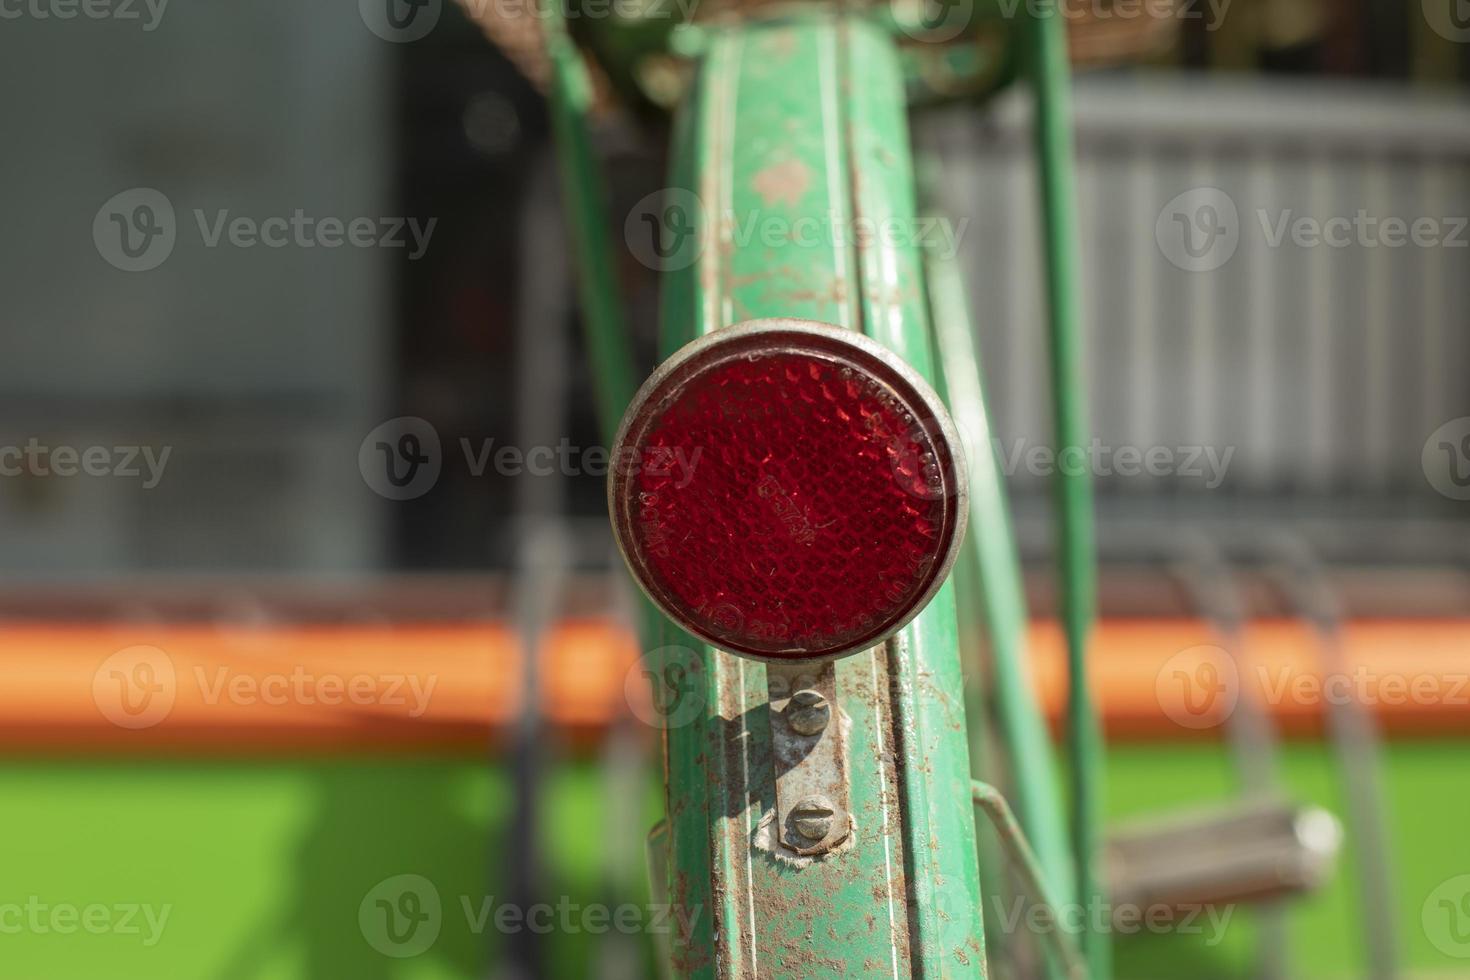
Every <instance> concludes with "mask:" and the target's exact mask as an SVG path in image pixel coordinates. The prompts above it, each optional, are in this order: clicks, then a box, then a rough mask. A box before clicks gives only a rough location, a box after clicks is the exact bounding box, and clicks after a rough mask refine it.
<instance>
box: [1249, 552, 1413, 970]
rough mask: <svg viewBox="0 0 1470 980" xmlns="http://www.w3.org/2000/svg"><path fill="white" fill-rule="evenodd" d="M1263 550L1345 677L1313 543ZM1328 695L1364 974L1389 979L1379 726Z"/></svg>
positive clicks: (1392, 955)
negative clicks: (1355, 890)
mask: <svg viewBox="0 0 1470 980" xmlns="http://www.w3.org/2000/svg"><path fill="white" fill-rule="evenodd" d="M1265 550H1266V551H1267V553H1273V554H1274V555H1275V556H1276V560H1275V562H1274V563H1273V564H1272V565H1271V566H1270V573H1271V575H1272V577H1273V578H1274V579H1275V580H1276V582H1277V584H1278V585H1279V586H1280V588H1281V590H1282V592H1283V593H1285V595H1286V596H1287V597H1288V599H1289V600H1290V601H1291V603H1292V605H1294V606H1295V607H1296V609H1297V611H1298V612H1299V613H1300V614H1301V616H1302V617H1303V618H1304V619H1306V620H1307V622H1308V623H1309V624H1310V625H1311V626H1312V628H1313V631H1314V632H1315V633H1316V635H1317V642H1318V646H1319V649H1320V650H1321V653H1322V661H1323V664H1322V666H1323V672H1324V674H1325V676H1326V677H1327V678H1329V679H1330V678H1332V677H1334V676H1345V674H1346V671H1347V662H1346V658H1345V656H1344V653H1343V649H1342V620H1343V612H1342V608H1341V605H1340V603H1339V602H1338V599H1337V596H1336V594H1335V593H1334V592H1333V590H1332V587H1331V585H1330V584H1329V583H1328V580H1327V576H1326V575H1324V574H1323V572H1322V567H1321V565H1320V564H1319V563H1318V561H1317V558H1316V555H1315V554H1314V553H1313V552H1312V549H1311V547H1310V546H1309V545H1308V544H1307V543H1306V541H1305V540H1304V539H1302V538H1301V537H1299V536H1296V535H1289V536H1284V537H1279V538H1274V539H1273V540H1271V541H1269V542H1267V544H1266V549H1265ZM1326 700H1327V707H1326V712H1327V718H1326V722H1327V730H1328V733H1329V735H1330V738H1331V744H1332V748H1333V750H1334V753H1335V754H1336V756H1337V764H1338V769H1339V771H1340V772H1341V773H1342V781H1343V789H1344V792H1343V798H1344V800H1345V802H1346V814H1345V816H1346V819H1347V825H1348V832H1349V834H1350V841H1351V850H1352V853H1353V858H1354V861H1355V863H1356V864H1357V870H1358V878H1359V885H1360V887H1359V890H1358V891H1359V894H1360V895H1361V896H1362V900H1361V907H1360V909H1359V913H1358V914H1359V920H1360V922H1361V924H1362V941H1363V947H1364V953H1365V955H1366V956H1367V960H1368V963H1367V975H1368V976H1369V977H1371V978H1372V980H1392V978H1393V977H1396V976H1398V965H1397V964H1398V931H1397V929H1396V928H1395V925H1394V901H1393V881H1394V875H1393V867H1392V865H1393V862H1392V861H1391V860H1390V857H1389V853H1388V852H1389V845H1388V837H1389V833H1388V827H1387V821H1386V819H1385V816H1384V812H1383V811H1384V803H1383V801H1384V800H1385V799H1387V797H1386V796H1385V794H1384V789H1383V785H1382V782H1381V780H1380V778H1379V769H1380V767H1379V752H1378V733H1377V731H1376V729H1375V728H1374V725H1373V719H1372V717H1371V716H1370V715H1369V714H1368V712H1367V710H1366V709H1365V708H1364V707H1363V705H1362V704H1360V703H1359V702H1358V701H1357V700H1356V699H1353V698H1328V699H1326Z"/></svg>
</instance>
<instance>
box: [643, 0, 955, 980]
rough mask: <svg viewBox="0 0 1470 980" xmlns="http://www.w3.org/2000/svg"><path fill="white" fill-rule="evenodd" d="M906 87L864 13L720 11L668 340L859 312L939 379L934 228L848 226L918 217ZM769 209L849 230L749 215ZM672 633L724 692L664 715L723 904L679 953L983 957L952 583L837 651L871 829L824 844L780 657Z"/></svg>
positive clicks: (678, 860) (674, 785) (747, 959)
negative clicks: (729, 649)
mask: <svg viewBox="0 0 1470 980" xmlns="http://www.w3.org/2000/svg"><path fill="white" fill-rule="evenodd" d="M902 93H903V87H902V80H901V77H900V72H899V67H898V64H897V56H896V52H895V50H894V48H893V45H892V43H891V41H890V40H889V39H888V38H886V37H885V36H883V35H882V34H881V32H879V31H878V30H877V29H876V28H874V27H873V26H872V25H870V24H867V23H865V22H862V21H859V20H852V21H847V20H844V19H842V18H841V17H840V16H834V15H831V14H827V13H817V12H813V13H812V14H810V15H808V16H798V17H793V18H792V19H790V20H786V21H783V22H779V23H764V24H759V25H756V24H749V25H732V26H730V27H728V28H712V29H711V30H710V33H709V35H708V46H707V49H706V53H705V55H704V57H703V59H702V61H701V62H700V63H699V64H698V65H697V66H696V71H695V74H694V78H693V81H692V88H691V90H690V93H689V96H688V98H687V101H686V103H685V105H684V106H682V107H681V110H680V112H679V113H678V115H677V117H676V133H675V140H674V152H673V158H674V168H673V173H672V175H671V178H670V186H671V187H673V188H675V190H676V192H683V193H688V194H690V195H692V196H693V197H694V202H693V204H694V207H693V210H695V211H696V212H697V217H696V220H697V221H698V223H699V225H700V227H699V228H698V229H697V230H696V232H695V234H696V235H698V236H699V237H698V238H697V239H696V240H697V241H698V242H699V243H700V245H701V249H700V251H699V252H698V254H697V256H696V258H695V260H694V261H693V262H692V264H690V265H689V266H688V267H687V268H684V269H680V270H671V271H670V272H669V273H667V274H666V275H665V277H664V289H663V306H662V320H663V337H662V343H661V346H662V350H663V353H664V354H665V355H666V356H667V355H668V354H671V353H673V351H675V350H676V349H678V348H679V347H682V346H683V345H684V344H685V343H687V342H688V341H690V340H692V339H694V337H696V336H699V335H702V334H707V333H710V332H712V331H715V330H719V329H721V328H723V327H726V326H729V325H731V324H734V323H737V322H739V321H742V320H748V319H754V318H758V317H764V316H798V317H806V318H810V319H815V320H820V321H823V322H826V323H832V324H837V325H842V326H847V327H851V328H863V329H865V332H867V333H868V334H869V335H870V336H874V337H875V338H876V339H878V340H880V341H881V342H883V343H885V344H887V345H888V346H889V347H891V348H892V349H894V350H895V351H897V352H898V353H899V354H901V355H902V356H904V357H905V358H906V359H907V360H908V361H909V363H910V364H912V365H913V366H914V367H915V368H916V369H918V370H919V371H920V372H922V373H924V374H926V375H929V376H931V377H932V360H933V359H932V355H931V353H930V351H929V348H928V330H929V325H928V320H927V309H926V307H925V305H924V300H923V290H922V288H921V287H920V285H919V284H920V283H922V269H921V268H920V264H919V259H918V256H917V254H916V252H917V250H916V249H915V248H914V247H913V246H912V245H911V244H910V245H902V244H890V243H888V242H874V243H871V244H869V245H866V246H862V247H860V243H859V242H855V241H854V237H855V236H853V235H852V234H851V231H852V229H853V227H854V226H853V225H852V223H851V222H852V221H853V220H854V218H855V217H857V216H861V217H862V218H863V219H864V220H865V221H872V222H879V221H881V220H883V219H885V218H887V219H889V220H894V221H899V222H903V221H910V222H911V221H913V220H914V212H913V183H912V176H911V174H910V172H909V150H908V134H907V131H906V128H905V125H904V100H903V95H902ZM752 221H753V222H755V223H756V224H755V226H754V227H755V229H756V231H757V232H759V231H760V230H761V229H762V228H763V227H766V226H765V225H763V223H764V222H767V221H771V222H779V225H778V226H779V227H783V228H807V229H809V230H810V229H817V230H826V229H830V230H831V231H833V232H835V233H836V234H834V235H826V234H817V235H815V236H811V235H806V234H803V235H799V236H797V235H792V236H784V237H779V238H777V239H772V238H770V237H769V236H765V235H762V234H753V235H746V234H742V233H741V232H742V231H744V230H746V229H749V228H751V227H752V226H751V222H752ZM834 223H835V227H834ZM878 237H883V236H878ZM665 636H666V639H665V640H664V643H665V646H666V647H670V648H674V649H672V650H671V651H665V652H664V653H663V654H662V655H661V656H663V657H665V658H667V657H670V656H679V655H680V654H679V653H678V650H677V648H679V647H682V648H684V654H683V655H684V656H685V657H686V658H687V662H688V665H689V674H690V676H691V677H692V678H694V680H695V682H696V685H697V689H698V691H699V692H700V694H701V695H702V696H703V697H704V703H703V706H702V710H701V711H700V712H699V714H698V716H697V717H696V718H694V719H692V720H689V721H688V722H687V723H684V724H679V725H671V726H670V727H669V728H668V729H667V732H666V774H667V782H668V787H669V799H668V806H669V811H668V820H669V838H668V839H669V842H670V844H669V846H670V852H669V853H670V856H671V861H670V873H669V877H670V885H671V887H670V895H671V900H672V901H673V902H674V903H675V904H676V905H680V906H683V907H684V908H685V909H686V910H689V911H694V910H703V911H704V912H705V914H704V915H703V916H701V917H700V918H699V919H698V921H697V923H696V928H697V931H696V935H695V937H694V939H693V940H692V941H691V942H690V943H689V944H688V945H687V946H681V942H680V940H679V939H676V940H675V943H674V946H675V949H674V968H675V973H676V975H680V976H686V975H696V976H714V975H719V976H728V977H755V976H773V975H782V974H789V975H803V976H808V975H843V974H846V975H854V976H882V975H889V976H902V977H909V976H923V977H933V978H938V977H941V976H983V972H984V947H983V936H982V923H981V917H980V902H979V898H980V893H979V886H978V862H977V859H976V852H975V836H974V835H975V823H974V816H973V809H972V807H971V806H970V804H969V802H968V798H969V792H968V784H969V760H968V753H967V749H966V744H965V727H964V712H963V707H962V704H961V703H960V698H961V691H962V687H963V682H962V678H961V674H960V664H959V656H958V646H957V636H956V629H955V609H954V597H953V593H952V591H951V590H950V589H949V588H948V587H946V588H944V589H942V590H941V591H940V592H939V594H938V595H937V596H936V597H935V599H934V600H933V601H932V602H931V604H930V606H929V608H928V609H927V610H926V611H925V612H924V613H923V614H921V615H920V616H919V617H918V619H916V620H915V622H914V623H913V624H911V625H910V626H909V627H908V628H906V629H905V630H903V631H902V632H901V633H900V634H899V636H898V637H897V638H896V639H895V640H893V641H891V642H890V643H888V644H885V645H884V646H881V647H878V648H875V649H873V650H869V651H864V652H862V653H859V654H856V655H853V656H850V657H847V658H844V659H842V660H839V661H837V662H836V664H835V672H836V699H835V701H836V703H837V704H839V705H840V706H841V709H842V712H843V713H844V714H845V715H846V716H847V718H848V720H849V721H850V727H849V728H848V729H847V731H846V735H847V737H848V759H849V763H850V767H851V768H850V772H849V778H850V793H851V808H850V809H851V814H852V819H853V828H852V833H851V836H850V839H849V840H848V841H845V842H843V843H842V844H840V845H839V846H835V847H833V848H832V849H831V850H830V851H828V852H827V853H825V854H821V855H814V856H811V857H801V856H795V857H793V856H790V855H786V854H783V853H781V852H780V850H779V849H777V848H776V847H774V846H773V840H774V838H773V835H772V834H771V826H772V821H773V820H774V814H775V811H774V807H775V801H776V788H775V785H774V777H773V773H774V766H773V765H772V763H771V752H772V734H771V727H770V726H771V722H770V712H769V710H768V702H769V698H770V689H769V686H768V683H767V669H766V667H765V665H764V664H762V663H759V662H756V661H752V660H743V659H740V658H737V657H733V656H730V655H728V654H726V653H724V652H721V651H719V650H716V649H712V648H709V647H706V646H703V645H702V644H696V643H695V642H694V641H692V640H691V639H689V638H688V637H686V636H683V634H680V633H678V632H676V631H674V630H673V629H672V628H671V627H669V628H668V630H667V632H666V634H665ZM814 921H815V922H816V923H819V926H818V927H817V928H814V927H813V923H814Z"/></svg>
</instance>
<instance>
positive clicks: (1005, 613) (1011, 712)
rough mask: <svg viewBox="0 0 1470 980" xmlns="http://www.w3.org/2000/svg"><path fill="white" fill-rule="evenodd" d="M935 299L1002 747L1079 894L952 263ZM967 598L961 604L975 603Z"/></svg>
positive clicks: (1057, 871)
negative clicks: (966, 467) (961, 452)
mask: <svg viewBox="0 0 1470 980" xmlns="http://www.w3.org/2000/svg"><path fill="white" fill-rule="evenodd" d="M928 274H929V276H928V278H929V305H930V309H931V311H932V321H933V326H934V333H935V339H936V342H937V344H936V346H937V347H938V351H939V363H940V370H941V375H942V377H943V379H944V390H945V394H946V397H947V398H948V400H949V407H950V412H951V413H953V415H954V420H955V424H956V425H957V426H958V427H959V429H960V431H961V432H962V433H963V434H964V437H965V438H966V439H967V441H968V445H967V446H966V448H967V449H968V450H969V463H970V533H969V535H968V536H967V537H966V539H965V544H964V551H963V553H962V555H961V560H962V561H963V562H965V564H966V566H967V570H968V571H969V572H970V573H971V574H973V575H974V581H975V584H976V586H978V593H979V606H980V609H981V612H982V615H983V617H984V622H985V629H986V634H987V636H988V637H989V640H990V643H989V665H990V668H991V669H990V672H989V673H990V678H991V682H992V683H993V684H994V695H995V696H994V702H993V703H994V706H995V718H996V726H997V728H998V729H999V734H1000V738H999V739H998V742H999V745H998V746H997V749H998V751H1000V752H1001V753H1002V754H1003V755H1004V757H1005V764H1006V768H1007V769H1008V770H1009V778H1010V783H1009V786H1010V791H1011V794H1012V796H1013V797H1014V799H1015V800H1016V811H1017V814H1018V819H1019V821H1020V824H1021V829H1022V830H1023V831H1024V832H1025V834H1026V838H1027V840H1029V841H1032V842H1033V843H1034V844H1035V847H1036V853H1037V856H1038V858H1039V859H1040V862H1041V868H1042V871H1043V872H1044V873H1045V877H1046V880H1047V882H1049V883H1050V885H1051V887H1052V889H1053V891H1054V893H1055V894H1057V895H1059V896H1061V898H1062V900H1063V901H1067V902H1070V901H1073V898H1072V888H1073V885H1074V881H1073V871H1072V861H1071V855H1070V854H1069V853H1068V851H1067V836H1066V824H1065V822H1064V819H1063V816H1062V804H1061V799H1060V794H1059V793H1058V791H1057V784H1056V779H1055V773H1056V768H1055V761H1054V759H1053V758H1052V750H1051V741H1050V739H1049V738H1048V736H1047V731H1046V721H1045V719H1044V718H1043V717H1042V714H1041V708H1040V705H1039V704H1038V702H1037V699H1036V693H1035V690H1034V688H1033V687H1032V684H1031V678H1030V676H1029V673H1028V671H1027V663H1028V660H1027V649H1026V626H1027V615H1026V594H1025V584H1024V582H1023V580H1022V577H1021V557H1020V553H1019V551H1018V550H1017V547H1016V539H1015V535H1014V533H1013V532H1012V530H1011V516H1010V509H1009V508H1008V507H1007V506H1006V491H1005V483H1004V480H1003V479H1002V476H1001V469H1000V465H999V462H998V460H997V459H996V453H995V449H994V443H993V440H992V437H991V431H990V417H989V414H988V413H987V411H986V407H985V395H984V391H983V382H982V377H983V376H982V374H981V365H980V355H979V351H978V349H977V346H976V343H975V337H974V331H973V327H972V325H971V322H970V315H969V306H968V303H967V302H966V298H965V292H964V284H963V283H962V282H961V280H960V277H959V273H958V270H957V269H956V267H955V264H954V263H953V262H952V261H947V260H941V259H939V258H937V257H936V258H933V259H931V261H930V262H929V263H928ZM970 600H971V597H970V596H968V595H967V596H965V597H964V601H970Z"/></svg>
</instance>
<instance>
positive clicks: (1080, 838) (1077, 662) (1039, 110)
mask: <svg viewBox="0 0 1470 980" xmlns="http://www.w3.org/2000/svg"><path fill="white" fill-rule="evenodd" d="M1035 13H1036V15H1035V16H1033V17H1032V18H1031V19H1030V21H1029V24H1028V27H1029V30H1028V32H1027V33H1028V34H1029V41H1030V58H1029V69H1030V74H1031V81H1032V86H1033V88H1034V92H1035V102H1036V141H1037V155H1038V157H1039V159H1040V164H1041V206H1042V212H1043V217H1044V219H1045V226H1046V240H1045V254H1046V273H1047V295H1048V301H1049V303H1048V306H1049V309H1048V313H1049V316H1048V320H1049V325H1050V335H1051V376H1052V379H1051V380H1052V398H1053V406H1054V407H1053V413H1054V414H1053V424H1054V426H1055V432H1056V437H1055V439H1056V451H1057V454H1058V455H1057V458H1058V460H1059V461H1065V460H1067V459H1068V458H1069V457H1070V458H1071V459H1072V460H1073V464H1072V465H1071V466H1062V467H1059V469H1060V470H1061V472H1060V473H1059V475H1058V478H1057V483H1056V493H1057V511H1058V520H1057V531H1058V551H1059V554H1060V559H1061V583H1060V584H1061V605H1062V624H1063V629H1064V631H1065V633H1066V637H1067V746H1068V752H1069V755H1070V757H1071V759H1070V762H1071V764H1070V766H1069V767H1068V770H1067V771H1068V776H1069V781H1070V784H1071V790H1072V840H1073V845H1072V851H1073V861H1074V862H1075V870H1076V875H1077V888H1076V894H1077V900H1078V901H1079V902H1082V903H1084V904H1085V905H1088V906H1091V905H1092V904H1093V903H1099V904H1100V903H1101V902H1102V900H1103V898H1102V891H1101V889H1102V884H1101V881H1100V878H1099V877H1098V873H1097V871H1098V869H1097V868H1096V866H1095V862H1096V857H1097V853H1098V846H1099V838H1100V836H1101V824H1102V792H1103V791H1102V774H1103V758H1102V736H1101V733H1100V730H1099V728H1098V724H1097V717H1096V712H1095V710H1094V707H1093V704H1092V700H1091V695H1090V692H1089V690H1088V685H1087V644H1088V641H1089V638H1090V634H1091V632H1092V627H1093V621H1094V618H1095V616H1096V609H1095V606H1096V581H1095V579H1096V574H1097V573H1096V561H1097V556H1096V553H1095V544H1094V541H1093V515H1092V481H1091V475H1090V474H1089V472H1088V471H1087V468H1086V466H1085V465H1081V462H1082V460H1084V459H1085V458H1086V456H1085V450H1084V448H1083V447H1084V443H1085V442H1086V440H1087V439H1088V437H1089V429H1088V422H1087V393H1086V390H1085V387H1084V377H1085V374H1084V368H1083V361H1084V356H1083V350H1082V343H1083V338H1082V322H1081V321H1082V314H1081V308H1080V298H1079V296H1078V294H1077V288H1076V284H1077V281H1078V266H1079V259H1078V236H1077V225H1076V220H1077V219H1076V190H1075V187H1074V180H1073V168H1072V133H1071V105H1070V96H1069V93H1068V86H1069V84H1070V69H1069V66H1068V62H1067V38H1066V25H1065V23H1064V22H1063V20H1062V18H1061V16H1060V14H1059V12H1058V11H1057V10H1055V9H1054V8H1052V7H1050V6H1049V5H1048V6H1044V8H1043V9H1039V10H1037V11H1036V12H1035ZM1081 918H1083V919H1084V920H1090V918H1091V916H1083V917H1081ZM1083 949H1084V950H1085V952H1086V954H1087V960H1088V966H1089V969H1090V972H1091V976H1092V977H1093V980H1104V978H1106V977H1107V976H1109V974H1110V973H1111V966H1110V950H1109V945H1108V936H1107V933H1106V932H1105V931H1102V930H1087V929H1086V928H1085V927H1084V930H1083Z"/></svg>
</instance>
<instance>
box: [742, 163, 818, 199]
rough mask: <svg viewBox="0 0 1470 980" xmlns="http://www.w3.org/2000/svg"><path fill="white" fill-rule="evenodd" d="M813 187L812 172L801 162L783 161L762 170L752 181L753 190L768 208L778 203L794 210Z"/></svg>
mask: <svg viewBox="0 0 1470 980" xmlns="http://www.w3.org/2000/svg"><path fill="white" fill-rule="evenodd" d="M811 186H812V172H811V169H810V168H809V167H807V165H806V164H804V163H802V162H801V161H800V160H782V161H780V162H778V163H773V164H770V165H769V166H766V167H764V168H762V169H761V170H760V171H758V172H757V173H756V175H755V176H754V177H752V178H751V179H750V187H751V190H753V191H755V192H756V193H757V194H759V195H760V198H761V201H762V202H763V203H764V204H765V206H766V207H771V206H772V205H774V204H775V203H777V202H778V201H779V202H781V203H782V204H785V205H786V206H787V207H789V208H794V207H796V205H797V204H798V203H799V202H800V201H801V199H802V197H804V196H805V195H806V192H807V191H808V190H809V189H810V188H811Z"/></svg>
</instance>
